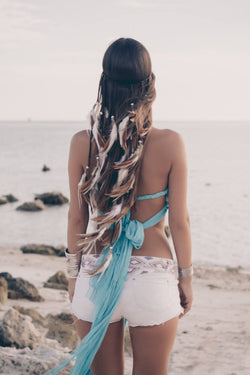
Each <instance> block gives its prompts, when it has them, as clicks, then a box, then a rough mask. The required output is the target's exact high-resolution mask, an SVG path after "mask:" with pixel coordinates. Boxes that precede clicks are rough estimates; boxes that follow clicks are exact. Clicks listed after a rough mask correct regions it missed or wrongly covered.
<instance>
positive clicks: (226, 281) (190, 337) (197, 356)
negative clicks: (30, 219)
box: [0, 247, 250, 375]
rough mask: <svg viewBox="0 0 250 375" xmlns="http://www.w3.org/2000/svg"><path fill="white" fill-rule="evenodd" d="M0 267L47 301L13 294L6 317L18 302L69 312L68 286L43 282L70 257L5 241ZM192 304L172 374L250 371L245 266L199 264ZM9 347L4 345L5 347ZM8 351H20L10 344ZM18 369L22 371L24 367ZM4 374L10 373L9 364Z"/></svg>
mask: <svg viewBox="0 0 250 375" xmlns="http://www.w3.org/2000/svg"><path fill="white" fill-rule="evenodd" d="M0 252H1V265H0V272H4V271H8V272H9V273H11V274H12V276H13V277H22V278H24V279H27V280H29V281H30V282H31V283H33V284H34V285H35V286H36V287H37V288H38V290H39V293H40V295H41V296H42V297H43V298H44V301H42V302H31V301H28V300H26V299H19V300H13V299H8V300H7V301H6V302H5V303H4V304H2V305H1V308H0V320H2V318H3V315H4V313H5V312H6V311H7V310H8V309H10V307H12V306H14V305H19V306H23V307H25V308H33V309H35V310H36V311H38V312H39V313H41V314H42V315H43V316H46V315H47V314H48V313H51V314H57V313H60V312H69V309H70V302H69V299H68V295H67V291H64V290H56V289H49V288H44V287H43V283H44V282H45V281H46V280H47V279H48V278H49V277H50V276H52V275H53V274H54V273H55V272H57V271H59V270H62V271H63V270H64V258H60V257H56V256H44V255H38V254H23V253H22V252H21V250H20V249H19V248H4V247H0ZM193 285H194V303H193V308H192V310H191V311H190V312H189V313H188V314H187V315H186V316H185V317H183V318H182V319H180V321H179V327H178V334H177V337H176V341H175V345H174V350H173V353H172V359H171V364H170V369H169V374H170V375H183V374H190V375H198V374H199V375H201V374H202V375H203V374H204V375H205V374H209V373H210V374H213V375H217V374H218V375H247V374H249V373H250V345H249V344H250V321H249V316H248V314H249V311H250V310H249V309H250V275H249V274H245V273H242V272H241V269H240V268H226V269H217V270H215V269H208V268H201V267H198V266H196V267H195V274H194V279H193ZM2 349H3V348H2ZM2 354H4V356H5V357H6V358H7V357H8V356H10V355H11V356H13V355H17V354H18V350H17V349H12V348H11V349H9V348H6V349H4V350H3V353H2ZM125 368H126V375H131V374H132V358H131V356H129V355H128V353H126V356H125ZM16 371H17V372H16V374H22V371H21V369H20V372H18V371H19V370H16ZM0 373H1V374H8V373H11V372H8V369H7V368H6V366H5V369H4V370H2V371H1V370H0Z"/></svg>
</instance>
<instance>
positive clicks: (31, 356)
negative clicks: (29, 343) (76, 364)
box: [0, 344, 72, 375]
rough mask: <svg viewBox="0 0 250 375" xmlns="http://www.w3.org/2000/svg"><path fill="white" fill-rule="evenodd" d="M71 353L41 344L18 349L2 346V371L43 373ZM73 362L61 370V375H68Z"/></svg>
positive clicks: (9, 373)
mask: <svg viewBox="0 0 250 375" xmlns="http://www.w3.org/2000/svg"><path fill="white" fill-rule="evenodd" d="M68 356H69V354H67V353H65V351H62V350H61V349H56V348H51V347H50V346H48V345H44V344H43V345H40V346H39V347H37V348H36V349H29V348H25V349H16V348H8V347H5V348H3V347H0V369H1V370H0V373H1V374H4V375H24V374H30V375H43V374H44V373H45V372H46V371H48V370H49V369H51V368H52V367H54V366H55V365H57V364H58V363H59V362H60V360H61V359H63V358H67V357H68ZM71 368H72V363H71V364H69V365H67V366H66V367H65V368H63V369H62V370H61V371H60V375H68V374H69V373H70V370H71Z"/></svg>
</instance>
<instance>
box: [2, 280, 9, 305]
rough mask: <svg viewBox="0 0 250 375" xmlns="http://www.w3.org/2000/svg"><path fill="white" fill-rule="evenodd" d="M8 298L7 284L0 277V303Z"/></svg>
mask: <svg viewBox="0 0 250 375" xmlns="http://www.w3.org/2000/svg"><path fill="white" fill-rule="evenodd" d="M7 298H8V283H7V281H6V280H5V279H4V278H3V277H0V303H5V302H6V300H7Z"/></svg>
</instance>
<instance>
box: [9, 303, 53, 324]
mask: <svg viewBox="0 0 250 375" xmlns="http://www.w3.org/2000/svg"><path fill="white" fill-rule="evenodd" d="M13 308H14V309H15V310H17V311H18V312H19V313H20V314H23V315H28V316H30V317H31V319H32V323H33V324H34V325H35V326H42V327H47V320H46V319H45V318H44V317H43V316H42V315H41V314H40V313H39V312H38V311H36V310H35V309H31V308H25V307H22V306H18V305H15V306H13Z"/></svg>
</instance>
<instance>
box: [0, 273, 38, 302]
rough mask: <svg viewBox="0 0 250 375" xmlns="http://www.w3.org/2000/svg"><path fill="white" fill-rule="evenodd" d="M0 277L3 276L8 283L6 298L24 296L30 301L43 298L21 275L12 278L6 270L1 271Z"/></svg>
mask: <svg viewBox="0 0 250 375" xmlns="http://www.w3.org/2000/svg"><path fill="white" fill-rule="evenodd" d="M0 277H2V278H4V279H5V280H6V281H7V284H8V298H10V299H19V298H26V299H28V300H30V301H37V302H41V301H44V298H43V297H42V296H40V294H39V292H38V289H37V288H36V287H35V286H34V285H33V284H31V283H30V282H29V281H27V280H24V279H22V278H21V277H17V278H14V277H12V275H11V274H10V273H8V272H1V273H0Z"/></svg>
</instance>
